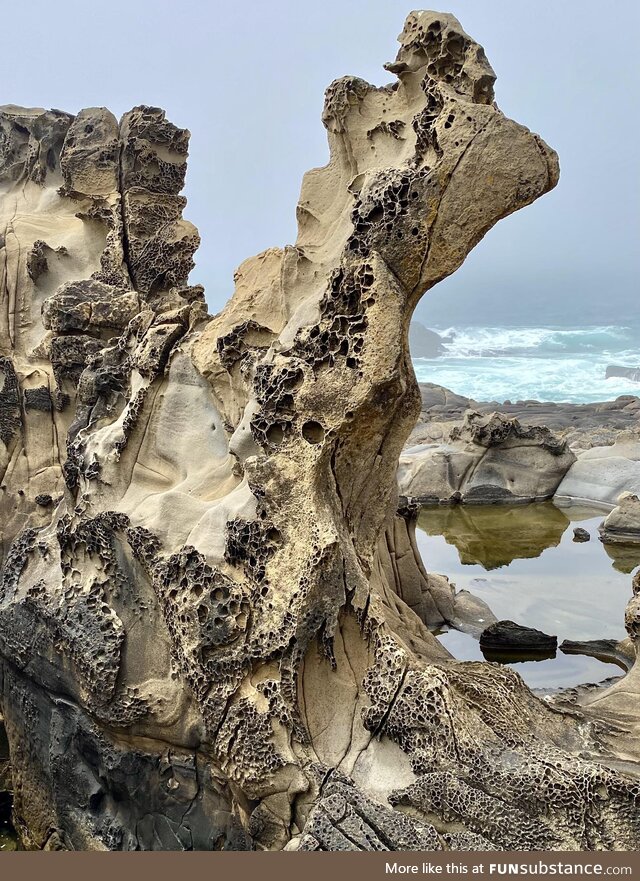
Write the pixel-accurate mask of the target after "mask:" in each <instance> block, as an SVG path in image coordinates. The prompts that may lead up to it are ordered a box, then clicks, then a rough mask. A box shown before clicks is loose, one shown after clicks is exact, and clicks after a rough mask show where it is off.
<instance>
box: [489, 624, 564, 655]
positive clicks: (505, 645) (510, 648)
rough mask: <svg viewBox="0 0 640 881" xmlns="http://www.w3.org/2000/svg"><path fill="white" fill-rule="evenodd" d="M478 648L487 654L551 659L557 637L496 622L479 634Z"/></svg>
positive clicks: (520, 626) (556, 644) (555, 647)
mask: <svg viewBox="0 0 640 881" xmlns="http://www.w3.org/2000/svg"><path fill="white" fill-rule="evenodd" d="M480 648H481V649H482V651H483V653H484V654H485V657H486V656H487V654H488V653H496V652H499V653H509V654H510V653H512V652H513V653H514V654H517V655H519V656H520V659H523V656H534V657H535V656H538V655H544V656H545V657H553V656H554V655H555V652H556V649H557V648H558V637H557V636H549V634H547V633H543V632H542V631H541V630H536V629H535V628H534V627H524V626H523V625H521V624H516V623H515V622H514V621H507V620H505V621H496V622H495V623H494V624H491V625H490V626H489V627H487V628H486V629H485V630H483V631H482V633H481V634H480Z"/></svg>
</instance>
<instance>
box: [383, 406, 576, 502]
mask: <svg viewBox="0 0 640 881" xmlns="http://www.w3.org/2000/svg"><path fill="white" fill-rule="evenodd" d="M574 461H575V456H574V455H573V453H572V452H571V451H570V450H569V449H568V448H567V445H566V444H565V442H564V441H561V440H558V439H557V438H556V437H555V436H554V435H553V434H552V433H551V432H550V431H549V429H547V428H539V427H527V428H524V427H523V426H521V425H520V423H519V422H518V420H516V419H509V418H507V417H506V416H503V415H502V414H500V413H492V414H490V415H489V416H481V415H480V414H478V413H474V412H473V411H468V412H467V413H466V415H465V418H464V423H463V424H462V426H460V427H454V428H453V429H452V431H451V433H450V435H449V441H448V442H447V443H445V444H442V445H419V446H416V447H410V448H409V449H405V450H404V451H403V453H402V455H401V457H400V467H399V470H398V485H399V488H400V492H401V493H403V494H404V495H406V496H409V497H411V498H414V499H417V500H419V501H421V502H449V501H461V502H468V503H473V504H482V503H491V502H524V501H534V500H540V499H547V498H550V497H551V496H553V494H554V492H555V491H556V489H557V487H558V485H559V483H560V481H561V480H562V478H563V476H564V475H565V473H566V472H567V470H568V469H569V467H570V466H571V464H572V463H573V462H574Z"/></svg>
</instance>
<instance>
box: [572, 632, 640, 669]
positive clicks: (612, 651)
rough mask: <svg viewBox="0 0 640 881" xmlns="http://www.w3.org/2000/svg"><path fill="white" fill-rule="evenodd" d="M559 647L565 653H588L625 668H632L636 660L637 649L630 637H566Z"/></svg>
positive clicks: (590, 655) (592, 656)
mask: <svg viewBox="0 0 640 881" xmlns="http://www.w3.org/2000/svg"><path fill="white" fill-rule="evenodd" d="M559 648H560V651H561V652H564V654H565V655H588V656H589V657H591V658H598V660H600V661H605V662H607V663H613V664H617V665H618V666H619V667H622V668H623V669H624V670H631V668H632V667H633V665H634V663H635V660H636V653H635V650H634V648H633V646H632V644H631V642H630V640H628V639H627V640H622V641H617V640H615V639H589V640H574V639H565V640H563V641H562V642H561V643H560V646H559Z"/></svg>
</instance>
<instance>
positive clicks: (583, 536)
mask: <svg viewBox="0 0 640 881" xmlns="http://www.w3.org/2000/svg"><path fill="white" fill-rule="evenodd" d="M573 540H574V541H576V542H583V541H590V540H591V535H590V534H589V532H588V530H586V529H583V528H582V526H576V528H575V529H574V530H573Z"/></svg>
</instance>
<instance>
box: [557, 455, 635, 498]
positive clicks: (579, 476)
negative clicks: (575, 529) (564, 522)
mask: <svg viewBox="0 0 640 881" xmlns="http://www.w3.org/2000/svg"><path fill="white" fill-rule="evenodd" d="M625 491H630V492H640V441H636V440H624V439H623V440H621V441H619V442H618V443H615V444H612V445H611V446H607V447H592V448H591V449H589V450H585V451H584V452H582V453H580V454H579V455H578V458H577V461H576V462H574V464H573V465H572V466H571V468H570V469H569V470H568V472H567V474H566V475H565V477H564V479H563V480H562V482H561V483H560V485H559V486H558V488H557V490H556V495H555V500H556V501H557V502H560V503H561V504H562V503H563V502H564V503H571V502H583V503H586V504H592V505H593V504H595V505H597V506H599V507H602V508H605V509H611V508H614V507H615V505H616V503H617V499H618V496H619V495H620V493H622V492H625Z"/></svg>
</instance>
